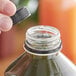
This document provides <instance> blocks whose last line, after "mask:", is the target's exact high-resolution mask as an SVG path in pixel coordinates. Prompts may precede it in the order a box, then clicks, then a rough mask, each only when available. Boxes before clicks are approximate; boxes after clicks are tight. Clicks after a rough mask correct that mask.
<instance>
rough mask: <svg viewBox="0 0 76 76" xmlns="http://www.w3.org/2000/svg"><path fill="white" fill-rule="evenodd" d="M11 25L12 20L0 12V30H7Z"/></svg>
mask: <svg viewBox="0 0 76 76" xmlns="http://www.w3.org/2000/svg"><path fill="white" fill-rule="evenodd" d="M11 27H12V20H11V18H10V17H8V16H6V15H2V14H0V31H8V30H10V29H11Z"/></svg>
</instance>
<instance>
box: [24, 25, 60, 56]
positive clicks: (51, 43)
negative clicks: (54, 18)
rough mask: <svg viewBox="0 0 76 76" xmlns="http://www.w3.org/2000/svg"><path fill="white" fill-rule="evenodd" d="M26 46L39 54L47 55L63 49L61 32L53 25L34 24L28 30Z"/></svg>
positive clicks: (29, 50)
mask: <svg viewBox="0 0 76 76" xmlns="http://www.w3.org/2000/svg"><path fill="white" fill-rule="evenodd" d="M24 48H25V49H26V50H27V51H28V52H30V53H34V54H37V55H47V54H53V53H56V52H58V51H59V50H60V49H61V39H60V32H59V31H58V30H57V29H56V28H54V27H51V26H43V25H40V26H34V27H32V28H29V29H28V30H27V32H26V40H25V45H24Z"/></svg>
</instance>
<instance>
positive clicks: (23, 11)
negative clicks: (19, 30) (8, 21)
mask: <svg viewBox="0 0 76 76" xmlns="http://www.w3.org/2000/svg"><path fill="white" fill-rule="evenodd" d="M30 15H31V14H30V12H29V10H28V9H27V8H26V7H22V8H20V9H18V10H17V12H16V14H15V15H14V16H12V17H11V18H12V20H13V25H15V24H17V23H20V22H21V21H22V20H24V19H26V18H28V17H29V16H30Z"/></svg>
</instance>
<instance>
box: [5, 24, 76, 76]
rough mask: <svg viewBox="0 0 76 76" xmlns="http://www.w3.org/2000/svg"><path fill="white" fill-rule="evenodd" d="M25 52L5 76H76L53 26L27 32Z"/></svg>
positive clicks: (57, 31) (33, 28) (35, 27)
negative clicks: (62, 50) (62, 51)
mask: <svg viewBox="0 0 76 76" xmlns="http://www.w3.org/2000/svg"><path fill="white" fill-rule="evenodd" d="M23 47H24V49H25V50H26V52H24V53H23V54H22V55H21V56H20V57H18V58H17V59H16V60H15V61H14V62H13V63H12V64H11V65H10V66H9V67H8V68H7V69H6V71H5V76H76V68H75V65H74V64H73V63H72V62H71V61H70V60H68V58H66V56H64V55H63V54H62V53H61V52H60V50H61V48H62V42H61V38H60V32H59V30H57V29H56V28H54V27H51V26H43V25H40V26H34V27H32V28H29V29H28V30H27V32H26V40H25V42H24V46H23Z"/></svg>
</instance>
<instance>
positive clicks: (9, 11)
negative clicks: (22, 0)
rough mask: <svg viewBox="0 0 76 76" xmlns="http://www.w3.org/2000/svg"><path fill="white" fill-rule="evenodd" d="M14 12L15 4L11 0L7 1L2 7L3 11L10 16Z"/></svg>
mask: <svg viewBox="0 0 76 76" xmlns="http://www.w3.org/2000/svg"><path fill="white" fill-rule="evenodd" d="M15 12H16V6H15V4H14V3H12V2H11V1H8V2H7V3H6V5H5V7H4V9H3V13H4V14H6V15H8V16H12V15H14V14H15Z"/></svg>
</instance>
